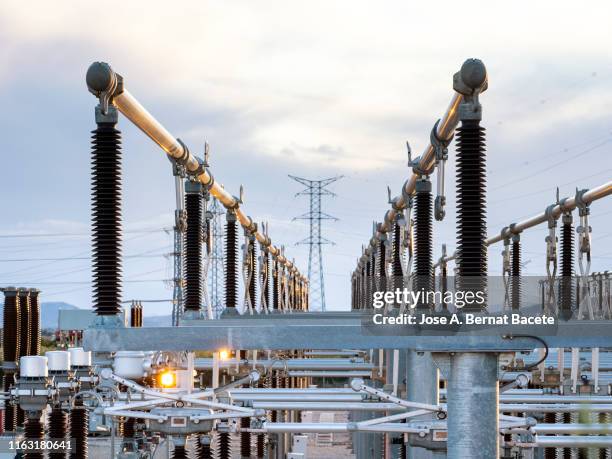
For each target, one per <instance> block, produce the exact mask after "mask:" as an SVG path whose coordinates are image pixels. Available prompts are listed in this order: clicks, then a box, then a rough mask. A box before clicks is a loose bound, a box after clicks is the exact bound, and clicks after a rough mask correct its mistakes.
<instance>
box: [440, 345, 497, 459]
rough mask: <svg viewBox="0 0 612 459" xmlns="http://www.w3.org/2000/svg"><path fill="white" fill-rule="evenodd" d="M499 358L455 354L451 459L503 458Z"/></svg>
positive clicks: (450, 387) (450, 383)
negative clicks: (500, 453) (500, 426)
mask: <svg viewBox="0 0 612 459" xmlns="http://www.w3.org/2000/svg"><path fill="white" fill-rule="evenodd" d="M498 402H499V389H498V386H497V354H494V353H485V352H465V353H458V354H454V355H453V354H451V356H450V377H449V381H448V458H449V459H464V458H466V457H469V458H471V459H491V458H494V457H499V432H498V424H499V417H498V416H499V413H498Z"/></svg>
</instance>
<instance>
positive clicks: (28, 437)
mask: <svg viewBox="0 0 612 459" xmlns="http://www.w3.org/2000/svg"><path fill="white" fill-rule="evenodd" d="M40 414H41V413H36V414H35V415H34V414H32V415H28V418H27V419H26V421H25V425H24V433H25V441H26V442H28V441H31V442H37V443H40V442H42V441H43V440H44V439H45V428H44V425H43V423H42V421H41V418H40ZM23 457H24V458H25V459H43V458H44V457H45V454H44V451H43V450H42V449H38V450H36V449H34V450H27V449H26V450H25V452H24V453H23Z"/></svg>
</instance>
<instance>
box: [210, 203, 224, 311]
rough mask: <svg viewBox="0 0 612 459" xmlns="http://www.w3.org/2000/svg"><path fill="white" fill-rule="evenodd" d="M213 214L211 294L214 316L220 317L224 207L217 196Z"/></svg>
mask: <svg viewBox="0 0 612 459" xmlns="http://www.w3.org/2000/svg"><path fill="white" fill-rule="evenodd" d="M209 211H210V213H211V214H212V219H211V225H212V228H211V232H212V251H211V254H210V266H209V269H210V276H208V279H209V282H210V284H209V294H210V304H211V307H212V310H213V314H214V317H216V318H217V317H219V315H220V314H221V311H223V308H224V305H223V221H222V217H223V215H224V214H225V212H224V211H223V207H221V206H220V205H219V201H218V200H217V199H216V198H212V203H211V206H210V209H209Z"/></svg>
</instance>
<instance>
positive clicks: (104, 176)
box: [91, 106, 121, 316]
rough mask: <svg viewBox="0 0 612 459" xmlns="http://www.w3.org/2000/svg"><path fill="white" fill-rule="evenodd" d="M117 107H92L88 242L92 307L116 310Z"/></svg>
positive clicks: (118, 253)
mask: <svg viewBox="0 0 612 459" xmlns="http://www.w3.org/2000/svg"><path fill="white" fill-rule="evenodd" d="M117 118H118V114H117V110H116V109H115V108H114V107H112V106H109V107H108V112H107V113H106V114H103V113H102V109H101V107H100V106H98V107H96V123H97V125H98V127H97V129H96V130H95V131H93V132H92V134H93V136H92V147H93V148H92V156H91V161H92V178H91V190H92V209H91V214H92V234H93V240H92V246H93V257H92V263H93V273H94V275H93V292H94V309H95V311H96V314H97V315H99V316H109V315H116V314H119V311H120V303H121V148H120V146H121V133H120V132H119V131H118V130H117V129H115V125H116V124H117Z"/></svg>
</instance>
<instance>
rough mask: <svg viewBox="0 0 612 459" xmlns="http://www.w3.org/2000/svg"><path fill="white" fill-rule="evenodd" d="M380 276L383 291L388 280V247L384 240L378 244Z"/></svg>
mask: <svg viewBox="0 0 612 459" xmlns="http://www.w3.org/2000/svg"><path fill="white" fill-rule="evenodd" d="M378 276H379V277H380V279H381V290H385V289H386V278H387V247H386V245H385V240H384V239H383V240H381V241H379V243H378Z"/></svg>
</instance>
